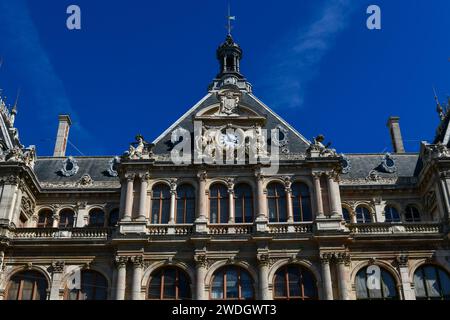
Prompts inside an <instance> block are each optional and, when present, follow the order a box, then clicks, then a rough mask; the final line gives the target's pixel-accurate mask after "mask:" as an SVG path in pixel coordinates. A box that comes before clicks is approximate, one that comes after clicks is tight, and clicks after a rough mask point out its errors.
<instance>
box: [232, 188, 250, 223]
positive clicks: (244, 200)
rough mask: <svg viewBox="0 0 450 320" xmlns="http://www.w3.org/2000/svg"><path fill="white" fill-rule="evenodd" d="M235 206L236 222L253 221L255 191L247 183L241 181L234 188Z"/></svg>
mask: <svg viewBox="0 0 450 320" xmlns="http://www.w3.org/2000/svg"><path fill="white" fill-rule="evenodd" d="M234 208H235V218H234V221H235V222H236V223H249V222H253V212H254V211H253V192H252V188H251V187H250V186H249V185H248V184H246V183H240V184H238V185H237V186H236V187H235V188H234Z"/></svg>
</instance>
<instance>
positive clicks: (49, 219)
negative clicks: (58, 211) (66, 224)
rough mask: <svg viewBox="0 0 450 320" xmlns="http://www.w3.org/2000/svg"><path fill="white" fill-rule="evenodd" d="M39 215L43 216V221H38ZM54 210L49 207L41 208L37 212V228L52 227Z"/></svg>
mask: <svg viewBox="0 0 450 320" xmlns="http://www.w3.org/2000/svg"><path fill="white" fill-rule="evenodd" d="M41 216H45V218H44V222H40V220H41ZM53 216H54V212H53V211H52V210H50V209H42V210H41V211H39V213H38V220H37V225H36V226H37V228H40V229H44V228H53V222H54V220H55V219H54V218H53Z"/></svg>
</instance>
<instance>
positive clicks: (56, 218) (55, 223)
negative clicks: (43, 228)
mask: <svg viewBox="0 0 450 320" xmlns="http://www.w3.org/2000/svg"><path fill="white" fill-rule="evenodd" d="M52 227H53V228H58V227H59V214H57V213H55V214H54V215H53V225H52Z"/></svg>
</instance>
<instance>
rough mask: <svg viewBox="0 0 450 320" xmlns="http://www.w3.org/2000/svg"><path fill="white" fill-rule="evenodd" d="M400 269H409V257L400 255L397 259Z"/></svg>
mask: <svg viewBox="0 0 450 320" xmlns="http://www.w3.org/2000/svg"><path fill="white" fill-rule="evenodd" d="M395 261H396V262H397V265H398V267H399V268H403V267H408V261H409V257H408V256H407V255H403V254H402V255H399V256H397V257H396V258H395Z"/></svg>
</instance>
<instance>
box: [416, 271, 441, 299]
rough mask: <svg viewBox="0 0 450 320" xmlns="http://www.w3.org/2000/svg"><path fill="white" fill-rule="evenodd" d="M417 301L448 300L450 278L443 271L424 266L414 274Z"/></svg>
mask: <svg viewBox="0 0 450 320" xmlns="http://www.w3.org/2000/svg"><path fill="white" fill-rule="evenodd" d="M414 290H415V292H416V299H417V300H450V277H449V275H448V273H447V272H446V271H444V270H443V269H441V268H439V267H436V266H433V265H425V266H422V267H420V268H419V269H417V270H416V272H415V273H414Z"/></svg>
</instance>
